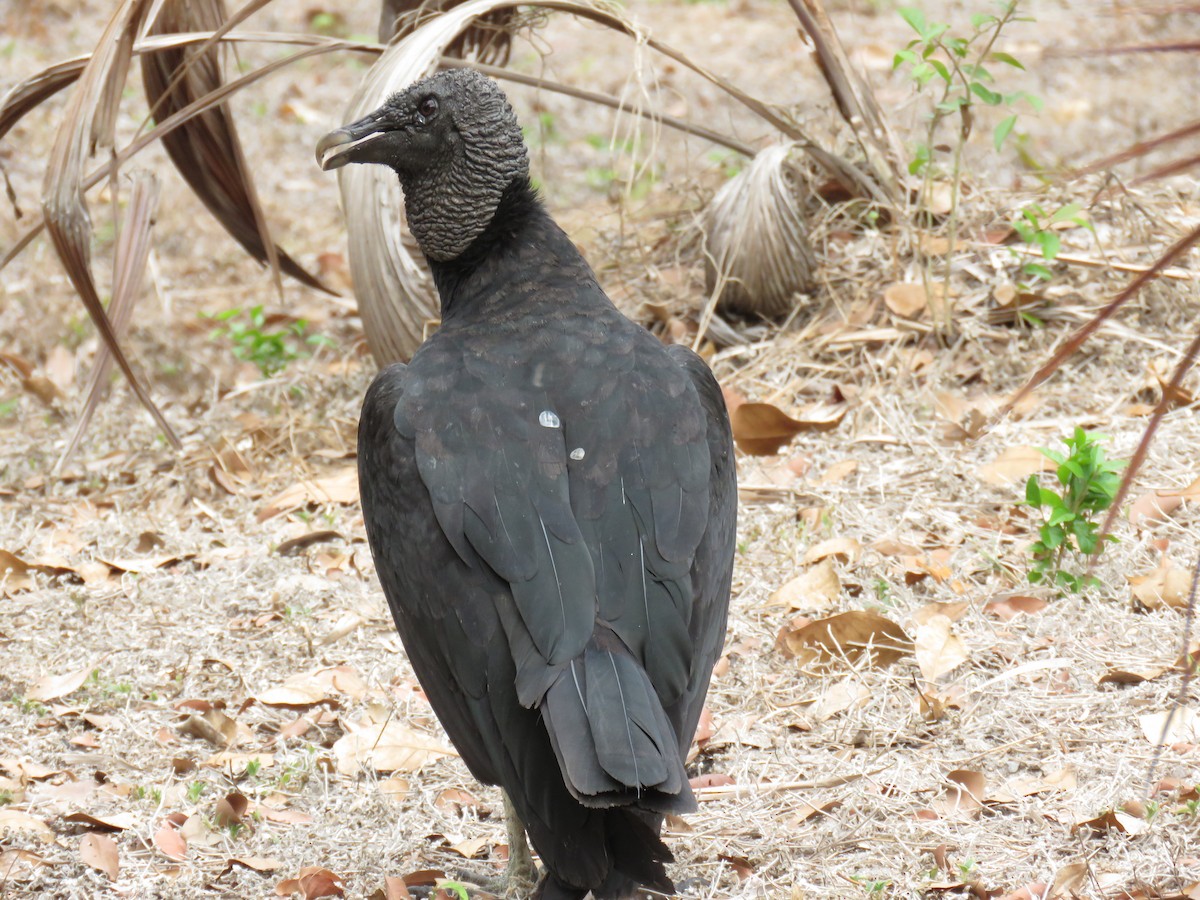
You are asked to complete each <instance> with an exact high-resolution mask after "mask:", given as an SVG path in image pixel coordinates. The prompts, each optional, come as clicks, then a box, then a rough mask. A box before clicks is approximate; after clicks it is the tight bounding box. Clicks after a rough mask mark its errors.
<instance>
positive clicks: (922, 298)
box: [883, 281, 929, 319]
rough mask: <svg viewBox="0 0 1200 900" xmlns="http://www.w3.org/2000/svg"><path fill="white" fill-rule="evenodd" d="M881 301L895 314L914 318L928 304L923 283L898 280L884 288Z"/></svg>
mask: <svg viewBox="0 0 1200 900" xmlns="http://www.w3.org/2000/svg"><path fill="white" fill-rule="evenodd" d="M883 302H884V304H886V306H887V308H888V309H890V310H891V311H892V312H894V313H895V314H896V315H898V316H903V317H904V318H906V319H915V318H916V317H917V316H919V315H920V314H921V313H922V312H924V311H925V307H926V306H928V305H929V298H928V295H927V294H926V292H925V285H923V284H914V283H913V282H909V281H898V282H896V283H895V284H890V285H888V286H887V287H886V288H885V289H884V291H883Z"/></svg>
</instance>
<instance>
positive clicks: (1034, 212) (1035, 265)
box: [1012, 203, 1095, 324]
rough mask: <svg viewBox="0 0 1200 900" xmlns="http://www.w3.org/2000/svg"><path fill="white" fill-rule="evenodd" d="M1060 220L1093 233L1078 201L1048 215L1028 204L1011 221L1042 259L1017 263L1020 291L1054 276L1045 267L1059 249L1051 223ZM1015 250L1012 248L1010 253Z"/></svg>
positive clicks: (1060, 244) (1037, 207) (1059, 244)
mask: <svg viewBox="0 0 1200 900" xmlns="http://www.w3.org/2000/svg"><path fill="white" fill-rule="evenodd" d="M1060 222H1072V223H1074V224H1075V225H1078V226H1079V227H1080V228H1086V229H1088V230H1089V231H1092V232H1093V233H1094V232H1095V228H1094V226H1093V225H1092V223H1091V222H1089V221H1088V219H1087V217H1085V216H1084V215H1083V214H1082V213H1081V212H1080V205H1079V204H1078V203H1068V204H1067V205H1066V206H1064V207H1061V208H1060V209H1058V210H1056V211H1055V212H1052V213H1049V214H1047V213H1046V210H1044V209H1042V207H1041V206H1039V205H1038V204H1036V203H1031V204H1029V206H1026V207H1025V208H1024V209H1022V210H1021V215H1020V216H1018V217H1017V219H1016V220H1015V221H1014V222H1013V223H1012V228H1013V231H1015V232H1016V233H1017V236H1018V237H1020V238H1021V240H1022V241H1024V242H1025V243H1026V244H1028V245H1029V246H1030V247H1033V248H1034V249H1036V250H1037V251H1038V253H1039V254H1041V257H1042V262H1027V263H1025V264H1024V265H1023V266H1021V275H1022V276H1023V278H1024V279H1025V280H1024V281H1023V282H1022V283H1021V289H1022V290H1025V291H1029V290H1032V289H1033V288H1034V287H1035V286H1036V285H1037V283H1038V282H1039V281H1049V280H1050V279H1051V278H1053V277H1054V273H1053V272H1051V271H1050V269H1049V264H1050V263H1052V262H1054V260H1055V259H1057V258H1058V251H1059V250H1061V249H1062V240H1061V239H1060V238H1059V236H1058V232H1057V231H1055V230H1054V229H1053V227H1052V226H1054V225H1057V224H1059V223H1060ZM1016 252H1017V251H1016V250H1013V253H1014V254H1016ZM1039 324H1040V323H1039Z"/></svg>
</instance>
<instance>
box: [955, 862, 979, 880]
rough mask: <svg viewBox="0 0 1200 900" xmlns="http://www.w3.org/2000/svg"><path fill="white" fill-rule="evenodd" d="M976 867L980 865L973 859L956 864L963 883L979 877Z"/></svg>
mask: <svg viewBox="0 0 1200 900" xmlns="http://www.w3.org/2000/svg"><path fill="white" fill-rule="evenodd" d="M976 865H978V864H977V863H976V862H975V860H974V859H973V858H971V857H968V858H967V859H966V860H964V861H963V862H960V863H955V864H954V867H955V868H956V869H958V874H959V877H961V878H962V880H963V881H971V880H972V879H974V878H975V877H977V873H976V871H975V867H976Z"/></svg>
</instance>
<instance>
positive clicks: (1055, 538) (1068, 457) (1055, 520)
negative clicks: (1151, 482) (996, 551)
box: [1025, 427, 1126, 592]
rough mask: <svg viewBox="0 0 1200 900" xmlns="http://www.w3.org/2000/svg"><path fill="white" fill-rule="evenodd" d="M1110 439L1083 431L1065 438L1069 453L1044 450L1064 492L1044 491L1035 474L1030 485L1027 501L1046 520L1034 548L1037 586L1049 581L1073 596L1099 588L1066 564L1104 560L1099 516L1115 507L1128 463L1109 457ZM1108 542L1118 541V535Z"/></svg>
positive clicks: (1032, 579) (1032, 573)
mask: <svg viewBox="0 0 1200 900" xmlns="http://www.w3.org/2000/svg"><path fill="white" fill-rule="evenodd" d="M1104 440H1107V437H1106V436H1105V435H1102V434H1096V433H1093V432H1086V431H1084V430H1083V429H1082V428H1078V427H1077V428H1076V429H1075V433H1074V434H1073V435H1072V436H1071V437H1069V438H1065V439H1064V440H1063V443H1064V444H1066V448H1067V452H1066V453H1065V454H1064V453H1059V452H1057V451H1054V450H1049V449H1046V448H1044V447H1042V448H1039V451H1040V452H1041V453H1042V454H1043V455H1044V456H1046V457H1047V458H1048V459H1050V460H1052V461H1053V462H1054V463H1055V464H1056V465H1057V467H1058V468H1057V469H1056V471H1055V475H1056V476H1057V478H1058V483H1059V485H1060V486H1061V488H1062V493H1059V492H1058V491H1055V490H1054V489H1053V488H1048V487H1043V486H1042V484H1041V482H1040V481H1039V479H1038V476H1037V475H1030V476H1029V481H1028V482H1026V484H1025V503H1027V504H1028V505H1029V506H1032V507H1033V508H1034V509H1037V510H1039V512H1040V513H1041V516H1042V524H1041V526H1039V528H1038V539H1037V540H1036V541H1034V542H1033V544H1032V545H1031V546H1030V548H1029V553H1030V555H1031V556H1032V557H1033V565H1032V566H1031V568H1030V570H1029V581H1030V582H1031V583H1033V584H1040V583H1041V582H1043V581H1049V582H1050V583H1052V584H1054V585H1057V586H1058V587H1063V588H1067V589H1069V590H1071V591H1073V592H1079V591H1080V590H1082V589H1083V588H1085V587H1093V586H1095V585H1096V584H1097V581H1096V579H1095V578H1094V577H1092V576H1084V575H1080V574H1077V573H1075V572H1070V571H1067V570H1066V569H1064V568H1063V565H1064V563H1065V561H1066V559H1067V556H1068V554H1073V555H1081V556H1085V557H1091V556H1099V554H1100V552H1101V550H1102V549H1103V543H1102V542H1101V540H1100V522H1098V521H1097V515H1098V514H1099V513H1102V512H1104V511H1105V510H1107V509H1108V508H1109V507H1110V506H1112V502H1113V498H1114V497H1115V496H1116V494H1117V488H1118V487H1119V486H1120V483H1121V476H1120V475H1119V474H1118V473H1119V472H1120V471H1121V470H1122V469H1123V468H1125V465H1126V463H1125V460H1110V459H1108V458H1107V457H1106V456H1105V453H1104V448H1103V447H1101V446H1100V443H1101V442H1102V441H1104ZM1105 539H1106V540H1109V541H1116V538H1115V537H1114V536H1112V535H1106V536H1105Z"/></svg>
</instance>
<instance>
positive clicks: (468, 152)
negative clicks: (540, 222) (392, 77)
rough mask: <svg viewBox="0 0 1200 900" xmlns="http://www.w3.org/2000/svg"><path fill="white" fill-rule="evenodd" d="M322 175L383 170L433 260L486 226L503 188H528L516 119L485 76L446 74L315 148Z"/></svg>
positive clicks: (451, 254)
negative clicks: (366, 166) (396, 183)
mask: <svg viewBox="0 0 1200 900" xmlns="http://www.w3.org/2000/svg"><path fill="white" fill-rule="evenodd" d="M317 162H318V163H319V164H320V166H321V168H322V169H325V170H329V169H338V168H341V167H342V166H344V165H347V164H348V163H378V164H380V165H385V166H389V167H390V168H391V169H393V170H394V171H395V172H396V174H397V175H398V176H399V178H400V185H401V187H403V188H404V198H405V201H404V205H405V211H406V212H407V214H408V223H409V228H411V229H412V233H413V236H414V237H415V238H416V239H417V242H418V243H419V244H420V245H421V249H422V250H423V251H424V252H425V255H426V256H427V257H429V259H431V260H437V261H446V260H452V259H455V258H457V257H458V256H459V255H460V254H462V252H463V251H464V250H466V249H467V247H468V246H470V244H471V242H472V241H473V240H474V239H475V238H476V237H477V236H478V235H479V234H480V233H481V232H482V231H483V230H484V229H485V228H486V227H487V225H488V223H490V222H491V220H492V216H493V215H494V214H495V212H496V209H497V207H498V206H499V205H500V200H501V198H502V197H503V195H504V192H505V190H506V189H507V188H508V187H509V185H511V184H512V183H513V182H514V181H517V180H518V179H520V180H521V182H522V183H527V181H528V177H529V156H528V153H527V151H526V149H525V141H524V138H523V137H522V136H521V128H520V126H519V125H518V124H517V117H516V114H515V113H514V112H513V110H512V107H511V106H510V105H509V103H508V98H507V97H505V96H504V92H503V91H502V90H500V87H499V85H497V84H496V83H495V82H494V81H492V80H491V79H490V78H488V77H486V76H485V75H481V74H479V73H478V72H475V71H473V70H471V69H446V70H443V71H441V72H438V73H436V74H434V75H431V76H430V77H428V78H424V79H422V80H421V81H418V82H416V83H415V84H413V85H411V86H410V87H408V88H407V89H406V90H403V91H400V92H399V93H396V94H393V95H392V96H391V97H389V98H388V100H387V102H386V103H384V104H383V106H381V107H379V109H377V110H375V111H374V112H372V113H368V114H367V115H366V116H364V117H363V118H361V119H359V120H358V121H357V122H352V123H350V124H349V125H344V126H343V127H341V128H339V129H337V130H336V131H331V132H330V133H329V134H327V135H325V137H323V138H321V140H320V141H319V142H318V143H317Z"/></svg>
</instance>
